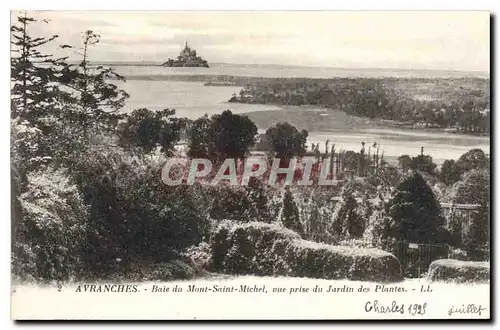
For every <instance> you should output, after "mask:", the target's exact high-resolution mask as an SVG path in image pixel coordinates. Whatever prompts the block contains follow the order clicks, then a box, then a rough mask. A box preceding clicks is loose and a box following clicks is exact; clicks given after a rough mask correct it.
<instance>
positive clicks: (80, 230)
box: [12, 169, 89, 281]
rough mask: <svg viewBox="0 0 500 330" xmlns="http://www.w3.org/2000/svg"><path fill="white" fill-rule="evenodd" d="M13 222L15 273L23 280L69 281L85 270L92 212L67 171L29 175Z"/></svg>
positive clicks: (19, 198)
mask: <svg viewBox="0 0 500 330" xmlns="http://www.w3.org/2000/svg"><path fill="white" fill-rule="evenodd" d="M18 202H19V208H20V212H19V213H18V216H19V217H17V218H13V221H12V224H13V251H12V252H13V260H12V262H13V269H12V270H13V273H14V274H15V275H16V276H19V277H20V278H21V279H22V280H28V281H29V280H37V281H52V280H58V281H62V280H68V279H73V278H75V277H76V276H77V274H78V273H79V271H80V270H81V268H82V260H81V255H82V249H83V241H84V231H85V230H86V222H87V220H88V217H89V214H88V208H87V206H86V205H85V203H84V202H83V198H82V196H81V195H80V193H79V192H78V190H77V187H76V186H75V185H74V184H72V183H71V182H70V179H69V178H68V176H67V175H66V173H65V172H64V171H63V170H59V171H55V170H52V169H47V170H43V171H36V172H33V173H30V174H28V175H27V191H26V192H24V193H22V194H21V195H20V196H19V197H18Z"/></svg>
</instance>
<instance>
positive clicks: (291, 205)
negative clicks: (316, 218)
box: [281, 187, 304, 236]
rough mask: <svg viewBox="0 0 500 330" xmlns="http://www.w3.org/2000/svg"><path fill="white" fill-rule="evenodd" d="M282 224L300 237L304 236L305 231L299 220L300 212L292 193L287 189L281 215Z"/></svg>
mask: <svg viewBox="0 0 500 330" xmlns="http://www.w3.org/2000/svg"><path fill="white" fill-rule="evenodd" d="M281 223H282V224H283V225H284V226H285V227H286V228H288V229H291V230H293V231H295V232H297V233H298V234H299V235H301V236H302V235H303V234H304V229H303V227H302V223H301V222H300V218H299V210H298V208H297V205H295V202H294V200H293V196H292V193H291V192H290V189H289V188H288V187H287V188H286V191H285V196H284V197H283V211H282V213H281Z"/></svg>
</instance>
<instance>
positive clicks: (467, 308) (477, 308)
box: [448, 304, 486, 316]
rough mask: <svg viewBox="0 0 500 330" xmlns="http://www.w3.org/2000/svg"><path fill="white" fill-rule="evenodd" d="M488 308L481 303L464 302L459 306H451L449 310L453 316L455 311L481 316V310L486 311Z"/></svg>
mask: <svg viewBox="0 0 500 330" xmlns="http://www.w3.org/2000/svg"><path fill="white" fill-rule="evenodd" d="M485 310H486V307H483V306H481V305H476V304H468V305H465V304H462V305H461V306H459V307H455V306H451V308H450V309H449V310H448V315H449V316H452V315H453V314H455V313H459V314H477V315H479V316H481V312H484V311H485Z"/></svg>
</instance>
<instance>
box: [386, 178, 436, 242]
mask: <svg viewBox="0 0 500 330" xmlns="http://www.w3.org/2000/svg"><path fill="white" fill-rule="evenodd" d="M388 214H389V216H390V217H391V218H392V219H393V220H394V222H395V223H396V226H397V228H398V229H397V230H396V231H397V232H398V235H399V237H396V238H398V239H402V240H404V241H407V242H415V243H429V244H432V243H441V242H442V239H443V236H442V235H443V227H444V218H443V216H442V213H441V207H440V205H439V204H438V202H437V201H436V197H435V196H434V193H433V192H432V190H431V188H430V187H429V186H428V185H427V183H426V182H425V180H424V178H422V176H421V175H420V174H419V173H418V172H416V171H414V172H413V173H411V174H410V175H409V176H408V177H407V178H406V179H405V180H403V182H401V183H400V184H399V185H398V187H397V190H396V194H395V196H394V197H393V198H392V200H391V201H390V202H389V203H388Z"/></svg>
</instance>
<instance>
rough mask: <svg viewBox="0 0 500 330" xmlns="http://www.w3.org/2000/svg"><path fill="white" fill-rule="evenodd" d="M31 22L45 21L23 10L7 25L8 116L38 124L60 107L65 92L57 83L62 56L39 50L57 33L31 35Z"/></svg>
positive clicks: (62, 66) (64, 64)
mask: <svg viewBox="0 0 500 330" xmlns="http://www.w3.org/2000/svg"><path fill="white" fill-rule="evenodd" d="M35 22H40V23H47V22H48V21H46V20H41V21H38V20H36V19H35V18H33V17H29V16H28V15H27V13H26V12H24V14H23V15H20V16H18V17H17V22H16V23H15V24H14V25H12V26H11V107H12V109H11V117H12V118H21V119H23V120H28V121H29V122H31V123H38V124H39V122H38V121H39V119H40V118H41V117H44V116H46V115H47V113H48V111H49V109H51V110H52V111H54V110H55V109H56V108H60V101H61V99H62V98H64V96H65V95H66V94H65V93H64V92H63V91H61V89H60V88H59V87H60V86H59V85H58V84H57V81H58V79H59V77H60V76H61V72H62V70H63V69H64V68H65V67H66V62H65V60H66V58H55V57H54V56H53V55H51V54H43V53H42V52H41V51H40V48H41V47H42V46H44V45H46V44H48V43H50V42H52V41H54V40H55V39H57V38H58V36H57V35H53V36H51V37H48V38H42V37H32V36H31V35H30V33H29V28H30V25H31V24H33V23H35Z"/></svg>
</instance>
